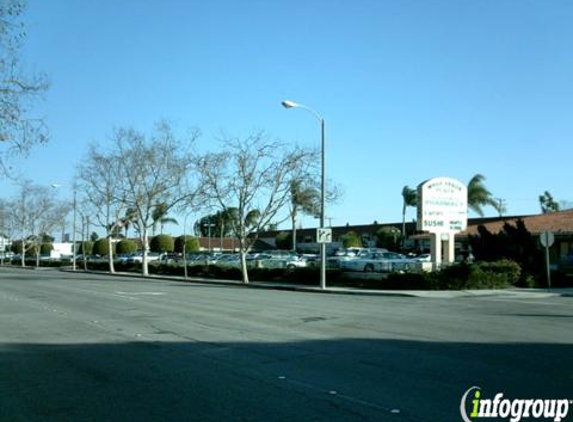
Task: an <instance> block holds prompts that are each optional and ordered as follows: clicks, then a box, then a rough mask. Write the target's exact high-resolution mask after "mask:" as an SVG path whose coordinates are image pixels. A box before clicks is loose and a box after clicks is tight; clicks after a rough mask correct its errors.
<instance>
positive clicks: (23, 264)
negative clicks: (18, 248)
mask: <svg viewBox="0 0 573 422" xmlns="http://www.w3.org/2000/svg"><path fill="white" fill-rule="evenodd" d="M20 258H22V268H24V267H25V266H26V246H25V243H24V239H22V254H21V256H20Z"/></svg>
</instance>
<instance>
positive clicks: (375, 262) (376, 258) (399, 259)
mask: <svg viewBox="0 0 573 422" xmlns="http://www.w3.org/2000/svg"><path fill="white" fill-rule="evenodd" d="M412 267H413V262H412V261H411V260H410V259H408V258H406V257H405V256H404V255H402V254H399V253H396V252H375V253H370V254H368V255H366V256H363V257H358V258H356V259H351V260H346V261H341V262H340V268H341V269H343V270H346V271H362V272H366V273H369V272H393V271H409V270H410V269H411V268H412Z"/></svg>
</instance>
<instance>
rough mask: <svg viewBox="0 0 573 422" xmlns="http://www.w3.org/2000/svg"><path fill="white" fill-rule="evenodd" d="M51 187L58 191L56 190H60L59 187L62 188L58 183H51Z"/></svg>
mask: <svg viewBox="0 0 573 422" xmlns="http://www.w3.org/2000/svg"><path fill="white" fill-rule="evenodd" d="M51 186H52V187H53V188H54V189H58V188H61V187H62V185H60V184H59V183H52V184H51Z"/></svg>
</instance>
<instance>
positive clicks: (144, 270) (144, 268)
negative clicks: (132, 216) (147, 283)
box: [141, 226, 149, 277]
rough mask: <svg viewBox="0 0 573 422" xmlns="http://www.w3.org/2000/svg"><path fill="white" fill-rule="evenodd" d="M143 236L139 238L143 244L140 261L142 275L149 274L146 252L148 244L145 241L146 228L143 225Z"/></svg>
mask: <svg viewBox="0 0 573 422" xmlns="http://www.w3.org/2000/svg"><path fill="white" fill-rule="evenodd" d="M142 232H143V237H142V239H141V245H142V246H143V257H142V259H143V261H142V262H141V268H142V273H141V275H143V276H144V277H146V276H148V275H149V266H148V265H147V253H148V250H149V244H148V241H147V228H146V227H145V226H144V228H143V230H142Z"/></svg>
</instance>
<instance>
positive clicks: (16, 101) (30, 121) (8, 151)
mask: <svg viewBox="0 0 573 422" xmlns="http://www.w3.org/2000/svg"><path fill="white" fill-rule="evenodd" d="M24 5H25V3H24V1H23V0H4V1H2V2H0V172H2V173H4V174H7V172H8V168H7V161H9V159H10V158H12V157H14V156H18V155H25V154H26V153H27V152H28V151H29V150H30V148H31V147H33V146H34V145H36V144H38V143H43V142H45V141H46V140H47V138H48V131H47V129H46V126H45V124H44V121H43V119H42V118H38V117H33V116H31V112H30V108H31V107H32V104H34V102H35V101H36V100H37V99H38V96H41V95H42V94H43V93H44V92H45V91H46V90H47V89H48V83H47V81H46V78H45V77H44V76H31V77H26V76H24V75H23V72H22V66H21V63H20V54H19V52H20V48H21V47H22V44H23V41H24V39H25V32H24V25H23V23H22V21H21V15H22V13H23V11H24V8H25V7H24Z"/></svg>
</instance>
